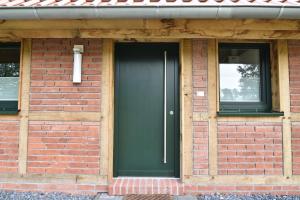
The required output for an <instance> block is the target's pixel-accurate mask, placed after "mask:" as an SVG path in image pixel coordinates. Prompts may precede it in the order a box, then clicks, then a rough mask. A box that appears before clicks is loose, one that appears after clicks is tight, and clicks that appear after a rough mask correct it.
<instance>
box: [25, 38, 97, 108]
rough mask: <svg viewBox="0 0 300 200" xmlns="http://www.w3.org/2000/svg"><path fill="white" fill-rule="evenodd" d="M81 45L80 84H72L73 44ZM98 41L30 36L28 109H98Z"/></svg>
mask: <svg viewBox="0 0 300 200" xmlns="http://www.w3.org/2000/svg"><path fill="white" fill-rule="evenodd" d="M74 44H82V45H84V53H83V61H82V63H83V64H82V83H80V84H73V82H72V74H73V71H72V70H73V46H74ZM101 46H102V43H101V40H99V39H90V40H88V39H75V40H74V39H34V40H33V41H32V60H31V62H32V64H31V88H30V110H31V111H91V112H99V111H100V88H101V62H102V55H101Z"/></svg>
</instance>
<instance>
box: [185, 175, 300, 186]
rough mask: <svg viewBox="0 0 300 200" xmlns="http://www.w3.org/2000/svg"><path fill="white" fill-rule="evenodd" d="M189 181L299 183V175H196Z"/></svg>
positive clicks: (266, 184)
mask: <svg viewBox="0 0 300 200" xmlns="http://www.w3.org/2000/svg"><path fill="white" fill-rule="evenodd" d="M189 183H191V184H195V185H206V186H207V185H223V186H224V185H228V186H230V185H231V186H232V185H251V186H252V185H260V186H261V185H263V186H268V185H271V186H273V185H299V183H300V176H293V177H291V178H286V177H284V176H263V175H251V176H245V175H230V176H228V175H218V176H214V177H213V178H212V177H210V176H198V177H192V178H191V179H189Z"/></svg>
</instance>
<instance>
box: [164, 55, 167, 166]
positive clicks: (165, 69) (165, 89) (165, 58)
mask: <svg viewBox="0 0 300 200" xmlns="http://www.w3.org/2000/svg"><path fill="white" fill-rule="evenodd" d="M163 162H164V163H167V51H164V160H163Z"/></svg>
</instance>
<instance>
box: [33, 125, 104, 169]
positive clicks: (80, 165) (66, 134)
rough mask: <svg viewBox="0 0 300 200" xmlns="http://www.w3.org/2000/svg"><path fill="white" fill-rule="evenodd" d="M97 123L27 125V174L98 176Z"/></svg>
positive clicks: (98, 127)
mask: <svg viewBox="0 0 300 200" xmlns="http://www.w3.org/2000/svg"><path fill="white" fill-rule="evenodd" d="M99 129H100V124H99V122H55V121H30V122H29V137H28V141H29V142H28V172H29V173H33V174H35V173H37V174H98V173H99V160H100V157H99V151H100V147H99Z"/></svg>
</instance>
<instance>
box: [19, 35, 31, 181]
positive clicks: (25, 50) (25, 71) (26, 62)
mask: <svg viewBox="0 0 300 200" xmlns="http://www.w3.org/2000/svg"><path fill="white" fill-rule="evenodd" d="M21 51H22V53H21V54H22V56H21V76H20V78H21V84H20V86H21V92H20V94H21V98H19V99H20V100H21V103H20V109H21V110H20V113H19V115H20V116H21V117H20V132H19V174H21V175H24V174H26V172H27V148H28V115H29V97H30V96H29V90H30V65H31V39H24V40H23V41H22V50H21Z"/></svg>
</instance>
